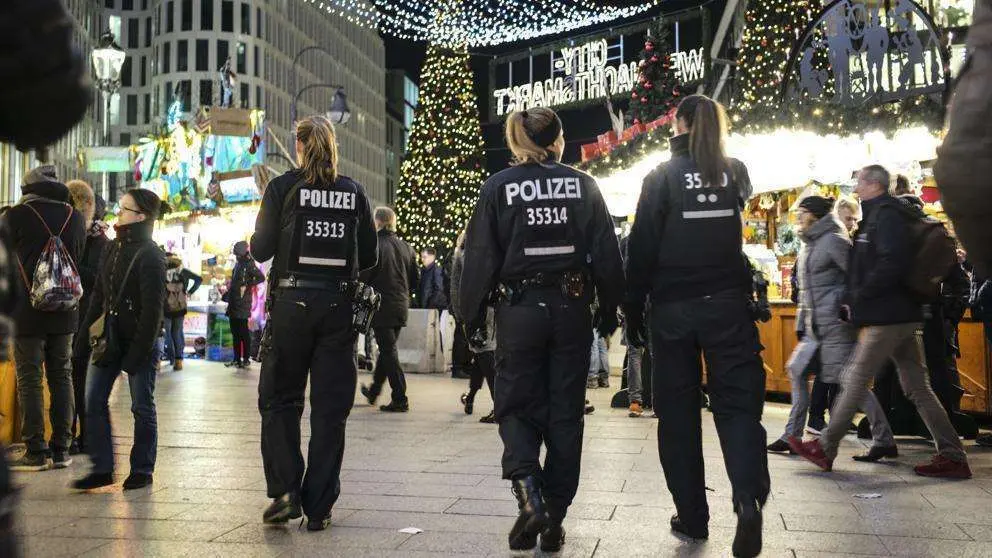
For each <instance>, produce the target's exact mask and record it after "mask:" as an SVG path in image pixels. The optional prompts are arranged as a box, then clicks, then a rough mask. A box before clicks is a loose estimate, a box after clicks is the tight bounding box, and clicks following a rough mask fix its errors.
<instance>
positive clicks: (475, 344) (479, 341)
mask: <svg viewBox="0 0 992 558" xmlns="http://www.w3.org/2000/svg"><path fill="white" fill-rule="evenodd" d="M465 338H466V339H467V340H468V346H469V348H471V349H474V350H476V351H481V350H482V349H484V348H485V346H486V340H487V339H488V338H489V328H487V327H486V320H485V318H482V319H478V320H474V321H472V322H470V323H467V324H465Z"/></svg>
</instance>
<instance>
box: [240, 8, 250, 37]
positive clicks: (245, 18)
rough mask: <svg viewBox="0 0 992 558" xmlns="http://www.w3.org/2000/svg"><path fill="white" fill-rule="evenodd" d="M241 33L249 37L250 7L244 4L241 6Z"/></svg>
mask: <svg viewBox="0 0 992 558" xmlns="http://www.w3.org/2000/svg"><path fill="white" fill-rule="evenodd" d="M241 32H242V33H243V34H245V35H251V6H249V5H248V4H244V3H242V4H241Z"/></svg>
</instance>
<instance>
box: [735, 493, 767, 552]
mask: <svg viewBox="0 0 992 558" xmlns="http://www.w3.org/2000/svg"><path fill="white" fill-rule="evenodd" d="M734 507H735V508H736V509H735V510H734V511H736V512H737V534H736V536H735V537H734V546H733V549H732V550H733V553H734V556H735V557H738V558H754V557H755V556H757V555H759V554H761V506H760V505H759V504H758V503H757V502H746V503H745V502H739V503H737V504H736V505H735V506H734Z"/></svg>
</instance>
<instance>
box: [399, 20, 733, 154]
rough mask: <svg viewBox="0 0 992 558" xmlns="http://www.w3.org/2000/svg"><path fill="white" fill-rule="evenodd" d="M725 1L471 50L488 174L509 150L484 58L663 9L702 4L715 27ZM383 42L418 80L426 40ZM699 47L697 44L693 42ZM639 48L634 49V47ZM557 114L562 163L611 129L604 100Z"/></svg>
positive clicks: (601, 28) (623, 23)
mask: <svg viewBox="0 0 992 558" xmlns="http://www.w3.org/2000/svg"><path fill="white" fill-rule="evenodd" d="M602 3H604V4H610V5H618V6H622V5H632V4H638V3H640V0H619V1H608V2H602ZM724 4H725V0H666V1H665V2H663V3H662V5H661V6H659V7H658V8H655V9H654V10H652V11H650V12H648V13H646V14H642V15H640V16H637V17H635V18H632V19H629V20H621V21H617V22H612V23H610V24H608V25H602V26H599V27H590V28H585V29H582V30H579V31H576V32H574V33H570V34H568V35H559V36H549V37H543V38H541V39H538V40H535V41H531V42H520V43H510V44H506V45H501V46H499V47H494V48H485V49H472V54H473V56H472V59H471V60H472V69H473V70H474V71H475V83H476V94H477V96H478V98H479V102H480V115H481V118H482V131H483V136H484V138H485V142H486V166H487V169H488V171H489V172H490V173H492V172H496V171H498V170H500V169H503V168H505V167H506V164H507V162H508V159H509V153H508V152H507V150H506V148H505V144H504V141H503V123H502V121H501V120H497V121H493V122H490V121H489V119H490V116H489V105H488V100H489V83H488V79H489V62H490V60H491V59H492V58H493V57H494V56H500V55H505V54H512V53H515V52H518V51H521V50H526V49H527V48H528V47H534V48H537V47H539V46H541V45H544V44H547V43H552V42H555V41H559V40H561V39H563V38H568V37H570V36H578V35H587V34H595V32H597V31H599V32H601V31H606V30H608V29H609V28H611V27H623V26H626V25H631V24H634V23H637V22H640V21H643V20H647V19H651V18H654V17H656V16H658V15H660V14H662V13H674V12H679V11H682V10H685V9H691V8H693V7H695V6H699V5H706V6H707V7H708V8H709V9H710V19H711V27H712V28H713V29H714V30H715V29H716V26H717V24H718V23H719V18H720V16H721V15H722V12H723V7H724ZM383 38H384V40H385V44H386V67H387V68H390V69H394V68H402V69H404V70H406V72H407V74H408V75H410V76H411V77H412V78H413V79H414V81H418V82H419V79H420V70H421V67H422V66H423V63H424V57H425V50H426V44H425V43H416V42H411V41H401V40H398V39H393V38H391V37H388V36H384V37H383ZM697 46H698V45H697ZM709 46H710V45H706V47H707V48H709ZM639 50H640V49H639V48H638V51H639ZM623 104H624V103H617V104H615V108H624V109H625V108H626V107H624V106H623ZM559 114H560V116H561V118H562V121H563V124H564V126H565V137H566V140H568V146H567V148H566V151H565V162H566V163H575V162H577V161H578V160H579V146H580V145H581V144H584V143H591V142H593V141H596V136H597V135H598V134H602V133H604V132H606V131H607V130H609V129H610V128H611V124H610V118H609V115H608V114H607V111H606V109H605V107H604V105H603V104H600V103H597V104H592V105H588V106H586V107H582V108H578V109H572V110H564V111H561V112H560V113H559Z"/></svg>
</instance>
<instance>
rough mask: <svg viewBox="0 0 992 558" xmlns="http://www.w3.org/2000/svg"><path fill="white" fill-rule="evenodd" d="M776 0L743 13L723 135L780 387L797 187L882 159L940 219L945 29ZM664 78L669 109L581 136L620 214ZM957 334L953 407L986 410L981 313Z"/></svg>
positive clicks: (929, 22)
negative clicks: (765, 283) (742, 175)
mask: <svg viewBox="0 0 992 558" xmlns="http://www.w3.org/2000/svg"><path fill="white" fill-rule="evenodd" d="M772 4H774V5H775V6H778V4H779V3H772ZM784 6H786V3H781V6H780V7H779V8H775V9H767V10H764V11H762V8H761V7H755V8H754V9H753V10H749V13H748V16H747V17H746V18H745V19H746V20H747V21H748V25H749V28H748V29H747V30H746V31H745V37H744V45H743V46H742V50H741V53H740V55H739V56H738V62H739V64H740V67H739V69H738V79H739V80H743V81H742V82H741V83H740V87H741V88H742V91H741V92H739V98H738V101H737V103H736V104H735V106H734V107H733V109H732V111H731V134H730V135H729V137H728V138H727V142H726V149H727V153H728V155H730V156H732V157H736V158H738V159H740V160H741V161H743V162H744V163H745V164H746V165H747V167H748V171H749V174H750V180H751V183H752V185H753V187H754V192H753V194H754V195H753V196H752V198H751V200H750V201H749V203H748V205H747V207H746V209H745V215H744V219H745V227H744V233H745V243H746V245H745V253H746V254H747V255H748V257H749V258H750V259H751V260H752V262H754V263H756V264H757V265H758V267H760V269H761V270H762V271H763V272H764V274H765V276H766V277H767V278H768V280H769V283H770V287H769V298H770V299H772V308H773V312H772V314H773V316H772V320H771V321H769V322H768V323H764V324H760V325H759V329H760V332H761V339H762V343H763V345H764V346H765V351H764V353H763V356H764V359H765V367H766V370H767V378H768V380H767V388H768V390H769V391H771V392H781V393H788V392H789V390H790V386H789V381H788V376H787V374H786V373H785V362H786V361H787V359H788V357H789V355H790V353H791V351H792V349H793V347H794V346H795V344H796V337H795V320H796V309H795V306H794V305H793V304H792V303H791V301H790V300H789V295H790V292H789V291H790V286H789V277H790V275H791V273H792V268H793V266H794V264H795V257H796V254H797V252H798V248H799V239H798V237H797V233H796V229H795V221H794V216H793V212H792V211H791V210H792V208H793V207H794V205H795V203H796V202H797V200H799V199H800V198H801V197H803V196H806V195H810V194H814V193H815V194H818V195H827V196H829V197H833V198H839V197H840V196H843V195H846V194H849V193H850V192H851V190H852V188H853V185H854V173H855V172H856V171H857V170H858V169H860V168H862V167H864V166H866V165H869V164H881V165H883V166H885V167H887V168H888V169H889V170H890V171H891V172H892V174H893V175H895V174H901V175H904V176H905V177H907V179H908V181H909V184H910V186H911V188H912V189H913V191H914V193H916V194H917V195H920V197H921V198H922V199H923V200H924V201H925V202H926V208H925V209H926V211H927V213H929V214H930V215H933V216H935V217H938V218H942V219H945V220H946V218H945V217H944V216H943V212H942V210H941V207H940V203H939V196H938V195H937V194H936V188H935V184H933V178H932V174H931V171H930V166H931V164H932V161H933V159H934V158H935V157H936V148H937V146H938V145H939V142H940V128H941V123H942V119H941V106H942V103H941V100H942V99H941V97H942V95H944V94H945V93H946V86H947V84H948V83H949V81H950V71H951V60H950V53H951V49H949V48H948V47H947V46H948V44H949V43H950V40H951V39H952V37H951V36H950V34H949V33H948V32H947V31H946V30H942V29H940V28H938V27H937V26H936V24H935V23H934V21H933V19H932V18H931V17H930V15H929V14H928V12H927V11H926V10H925V9H924V8H923V7H922V6H921V5H920V4H918V3H915V2H911V1H904V2H900V3H899V5H898V6H896V7H894V8H892V9H891V10H890V9H888V8H885V7H881V6H875V7H872V8H870V10H869V8H868V7H866V6H865V5H863V4H859V3H856V2H851V1H848V0H840V1H837V2H832V3H829V5H827V6H826V7H825V8H824V10H823V11H822V12H821V13H819V14H815V15H813V17H812V18H811V19H809V20H806V21H804V20H802V18H801V17H800V16H803V17H809V16H810V14H807V13H805V12H804V13H803V14H799V15H796V17H792V15H793V14H790V13H789V12H788V9H786V8H785V7H784ZM780 8H781V9H780ZM789 9H792V8H789ZM797 37H798V40H797V39H796V38H797ZM873 37H874V40H876V42H875V43H872V38H873ZM824 38H826V40H823V39H824ZM641 67H642V72H641V76H640V82H639V83H640V86H641V88H642V90H643V89H647V90H649V91H650V90H657V89H658V87H657V86H656V85H655V86H652V85H651V84H652V83H654V84H658V83H660V82H659V81H658V78H657V77H650V76H649V75H648V74H647V73H646V72H645V71H644V67H645V65H642V66H641ZM652 80H654V81H653V82H652ZM665 91H669V94H668V98H666V99H661V100H660V101H659V103H662V104H663V105H664V107H665V108H666V110H667V111H668V112H663V113H662V114H661V115H660V116H659V115H658V114H655V115H653V116H657V118H656V119H653V120H652V121H650V122H647V123H641V122H637V121H634V124H633V125H632V126H629V127H628V128H626V129H625V130H622V131H618V130H616V129H615V130H613V131H610V132H607V133H604V134H603V135H601V136H600V137H599V138H598V141H597V142H595V143H592V144H588V145H585V146H583V148H582V157H583V160H582V163H581V165H580V166H581V168H583V169H584V170H586V171H588V172H590V173H591V174H593V175H594V176H595V177H596V178H597V179H598V181H599V184H600V188H601V190H602V191H603V194H604V197H605V198H606V201H607V205H608V206H609V209H610V212H611V213H612V214H613V215H615V216H617V217H618V218H619V219H621V220H622V219H626V218H628V217H629V216H632V215H633V214H634V213H635V209H636V204H637V199H638V197H639V194H640V188H641V184H642V181H643V179H644V177H645V176H646V175H647V174H648V173H649V172H651V171H652V170H653V169H654V168H656V167H657V166H658V164H659V163H661V162H663V161H665V160H666V159H667V158H668V157H669V154H668V138H669V137H670V136H671V135H672V133H673V132H672V122H671V120H672V115H673V113H672V111H671V110H670V109H669V108H668V107H670V106H672V105H673V104H674V101H677V97H678V96H679V94H680V93H679V92H678V91H677V90H676V91H672V90H670V89H665ZM638 100H639V101H640V102H642V103H643V102H644V101H645V97H639V99H638ZM961 345H962V354H963V355H965V356H964V357H963V358H962V359H961V361H960V362H959V367H960V369H961V376H962V383H963V384H964V385H963V387H964V388H965V392H966V393H965V397H964V399H963V401H962V409H963V410H968V411H973V412H980V413H988V412H989V411H990V409H992V407H990V404H989V394H988V390H987V386H988V383H989V378H990V376H992V370H990V366H989V356H988V355H989V353H988V347H987V346H986V342H985V340H984V335H983V334H982V330H981V326H980V324H976V323H973V322H971V321H966V322H965V323H963V324H962V326H961Z"/></svg>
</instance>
